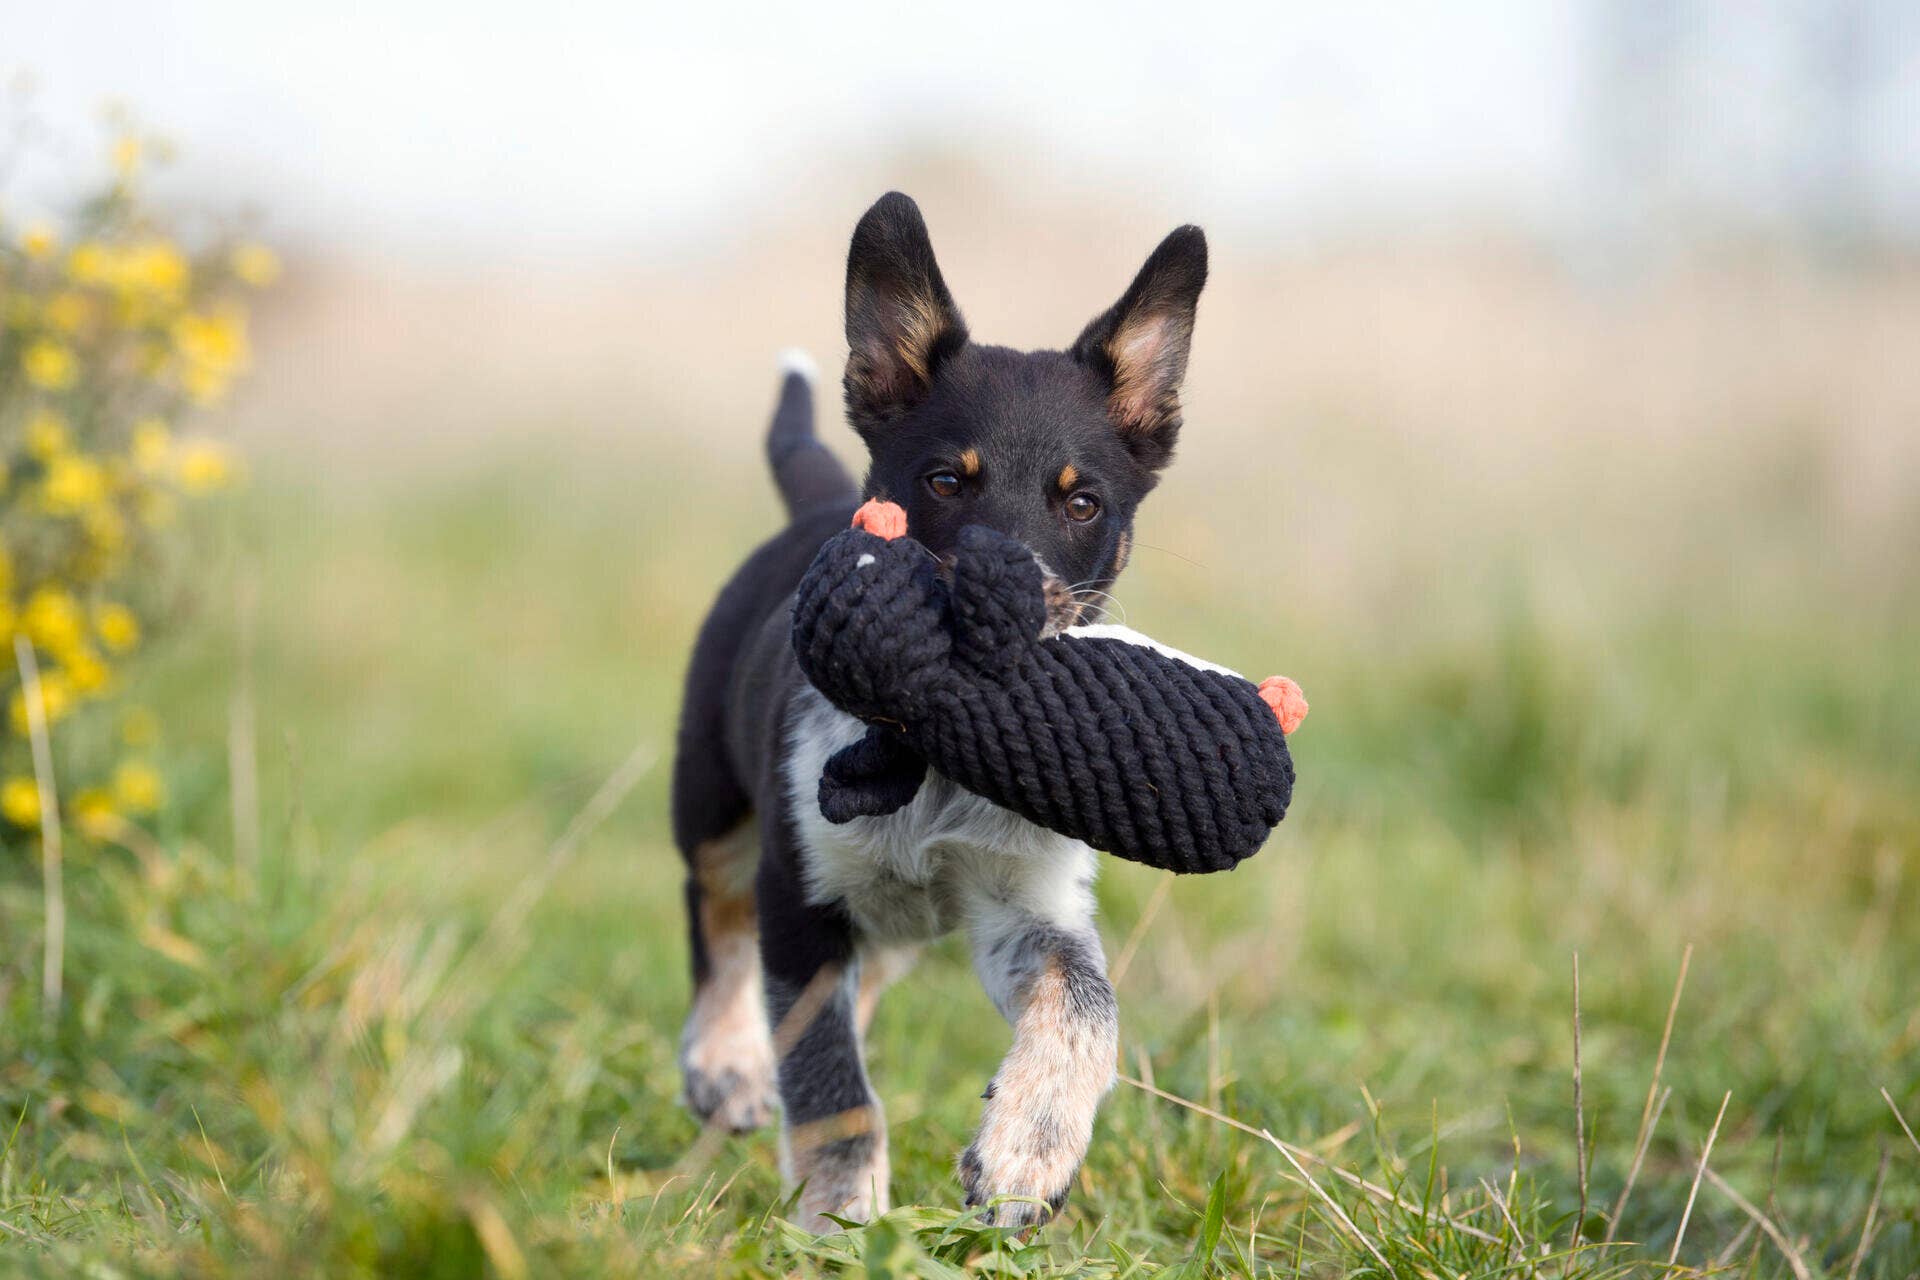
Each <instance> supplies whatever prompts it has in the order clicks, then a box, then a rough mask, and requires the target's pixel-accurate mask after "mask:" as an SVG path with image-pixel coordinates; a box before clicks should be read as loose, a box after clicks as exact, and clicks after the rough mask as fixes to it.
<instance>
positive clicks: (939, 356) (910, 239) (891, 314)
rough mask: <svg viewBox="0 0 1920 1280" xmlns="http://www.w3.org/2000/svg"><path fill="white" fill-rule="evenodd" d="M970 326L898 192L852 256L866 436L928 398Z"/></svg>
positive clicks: (855, 370) (858, 393)
mask: <svg viewBox="0 0 1920 1280" xmlns="http://www.w3.org/2000/svg"><path fill="white" fill-rule="evenodd" d="M966 341H967V324H966V321H965V320H963V319H961V318H960V308H959V307H957V306H955V305H954V302H953V295H952V294H950V293H948V292H947V282H946V281H945V280H942V279H941V278H940V264H939V263H938V262H936V261H934V257H933V242H932V240H930V239H929V238H928V236H927V224H926V222H925V221H924V220H923V219H922V218H921V217H920V206H919V205H917V204H915V203H914V202H913V201H912V200H911V199H910V198H909V197H907V196H904V195H901V194H900V193H899V192H898V191H890V192H888V193H887V194H886V195H884V196H881V197H880V199H879V200H877V201H875V202H874V205H873V207H872V208H871V209H869V210H867V212H866V215H865V216H864V217H862V218H861V219H860V225H859V226H857V227H855V228H854V229H853V246H852V248H850V249H849V250H848V252H847V347H848V351H847V374H846V379H845V382H846V391H847V416H848V417H849V418H850V419H851V420H852V422H853V426H854V429H855V430H857V431H859V432H860V434H861V435H863V436H865V435H871V434H872V433H874V432H876V431H879V430H883V429H884V428H885V427H886V425H887V424H888V423H889V422H891V421H893V420H894V419H895V418H897V417H899V416H900V415H901V414H902V413H905V412H906V411H907V410H909V409H911V408H913V406H914V405H916V404H918V403H919V402H920V401H921V399H923V398H924V397H925V396H926V394H927V390H928V388H929V387H931V386H932V385H933V374H934V370H935V369H937V368H938V367H939V364H940V361H942V360H944V359H946V358H947V357H948V356H949V355H951V354H953V352H955V351H957V350H959V349H960V348H961V347H962V346H965V345H966Z"/></svg>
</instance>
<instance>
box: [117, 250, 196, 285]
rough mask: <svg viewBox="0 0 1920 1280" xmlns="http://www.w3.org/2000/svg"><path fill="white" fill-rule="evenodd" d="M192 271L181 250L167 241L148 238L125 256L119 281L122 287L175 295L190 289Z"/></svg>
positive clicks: (122, 258)
mask: <svg viewBox="0 0 1920 1280" xmlns="http://www.w3.org/2000/svg"><path fill="white" fill-rule="evenodd" d="M188 274H189V268H188V266H187V259H186V255H184V254H182V253H181V252H180V250H179V249H177V248H175V247H174V246H173V245H171V244H169V243H168V242H167V241H165V240H148V241H146V242H145V243H143V244H138V245H135V246H134V247H133V248H131V249H129V250H127V251H126V253H125V254H123V255H122V257H121V260H120V272H119V277H120V278H119V281H118V283H119V285H120V287H121V288H122V289H143V290H145V291H146V292H148V293H152V294H159V295H162V296H172V295H177V294H181V293H185V292H186V288H187V277H188Z"/></svg>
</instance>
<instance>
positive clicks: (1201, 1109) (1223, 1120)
mask: <svg viewBox="0 0 1920 1280" xmlns="http://www.w3.org/2000/svg"><path fill="white" fill-rule="evenodd" d="M1143 1060H1144V1055H1143ZM1115 1078H1116V1079H1118V1080H1119V1081H1120V1083H1121V1084H1125V1085H1131V1086H1132V1087H1134V1088H1135V1089H1138V1090H1140V1091H1141V1092H1142V1093H1150V1094H1152V1095H1153V1096H1154V1097H1156V1098H1159V1099H1161V1100H1162V1101H1165V1102H1171V1103H1173V1104H1174V1105H1175V1106H1180V1107H1185V1108H1186V1109H1187V1110H1189V1111H1191V1112H1193V1113H1195V1114H1196V1115H1202V1116H1205V1117H1206V1118H1207V1119H1209V1120H1212V1121H1214V1122H1216V1123H1218V1124H1224V1125H1226V1126H1227V1127H1228V1128H1229V1129H1234V1130H1237V1131H1239V1132H1241V1133H1244V1134H1246V1135H1247V1136H1249V1137H1253V1138H1259V1139H1261V1140H1263V1141H1265V1142H1269V1143H1271V1144H1272V1145H1274V1146H1275V1147H1278V1148H1280V1149H1281V1151H1282V1153H1283V1154H1287V1155H1291V1156H1297V1157H1299V1158H1300V1159H1303V1160H1311V1161H1312V1162H1313V1163H1314V1164H1317V1165H1319V1166H1320V1167H1321V1168H1323V1169H1325V1170H1326V1171H1327V1172H1328V1173H1330V1174H1332V1175H1333V1176H1334V1177H1336V1178H1338V1179H1340V1180H1341V1181H1342V1182H1344V1183H1346V1184H1348V1185H1349V1186H1352V1187H1356V1188H1358V1189H1359V1190H1361V1191H1364V1192H1366V1193H1367V1194H1368V1195H1370V1196H1372V1197H1373V1198H1374V1199H1376V1200H1381V1201H1384V1202H1385V1203H1387V1204H1390V1205H1392V1206H1394V1207H1395V1208H1396V1209H1401V1210H1404V1211H1405V1212H1408V1213H1418V1212H1419V1211H1420V1206H1418V1205H1415V1204H1409V1203H1407V1202H1406V1201H1405V1200H1402V1199H1401V1198H1400V1197H1399V1196H1396V1195H1395V1194H1394V1193H1393V1192H1392V1191H1389V1190H1388V1189H1387V1188H1385V1187H1383V1186H1381V1185H1380V1184H1379V1183H1377V1182H1369V1181H1367V1180H1366V1179H1365V1178H1363V1177H1361V1176H1360V1175H1359V1174H1357V1173H1354V1172H1352V1171H1351V1170H1348V1169H1342V1168H1341V1167H1340V1166H1339V1165H1337V1164H1335V1163H1333V1162H1332V1161H1331V1160H1329V1159H1327V1158H1326V1157H1325V1156H1323V1155H1321V1154H1320V1153H1319V1152H1317V1151H1314V1150H1313V1149H1311V1148H1310V1147H1302V1146H1298V1145H1296V1144H1294V1143H1291V1142H1283V1141H1282V1140H1280V1139H1279V1138H1276V1137H1274V1136H1273V1134H1272V1133H1271V1132H1270V1131H1268V1130H1266V1129H1256V1128H1254V1127H1253V1126H1252V1125H1250V1124H1247V1123H1246V1122H1245V1121H1242V1120H1236V1119H1234V1118H1233V1117H1232V1116H1230V1115H1225V1114H1223V1113H1221V1112H1219V1111H1215V1110H1213V1109H1212V1108H1211V1107H1205V1106H1202V1105H1201V1104H1199V1103H1198V1102H1195V1101H1193V1100H1192V1099H1191V1098H1183V1097H1181V1096H1180V1095H1179V1094H1177V1093H1168V1092H1167V1091H1166V1090H1165V1089H1162V1088H1160V1087H1159V1086H1157V1085H1154V1084H1151V1083H1149V1082H1147V1081H1145V1080H1139V1079H1135V1078H1134V1077H1132V1076H1129V1075H1127V1074H1125V1073H1124V1072H1122V1073H1120V1074H1119V1075H1118V1076H1116V1077H1115ZM1437 1216H1438V1217H1439V1220H1440V1221H1441V1222H1442V1223H1444V1224H1445V1225H1446V1226H1448V1227H1450V1228H1452V1229H1453V1230H1455V1231H1458V1232H1459V1233H1460V1234H1461V1235H1465V1236H1472V1237H1473V1238H1474V1239H1476V1240H1483V1241H1485V1242H1486V1243H1488V1244H1499V1243H1500V1238H1499V1237H1498V1236H1495V1235H1490V1234H1488V1233H1487V1232H1485V1231H1482V1230H1480V1229H1479V1228H1478V1227H1471V1226H1468V1225H1467V1224H1466V1223H1464V1222H1461V1221H1460V1220H1459V1219H1457V1218H1453V1217H1450V1216H1448V1215H1447V1214H1446V1213H1444V1212H1443V1213H1440V1214H1439V1215H1437Z"/></svg>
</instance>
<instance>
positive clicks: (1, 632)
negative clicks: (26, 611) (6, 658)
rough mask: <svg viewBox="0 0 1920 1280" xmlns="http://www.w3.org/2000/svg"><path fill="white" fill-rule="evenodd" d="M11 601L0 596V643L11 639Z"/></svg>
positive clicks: (12, 620)
mask: <svg viewBox="0 0 1920 1280" xmlns="http://www.w3.org/2000/svg"><path fill="white" fill-rule="evenodd" d="M13 623H14V616H13V601H11V600H9V599H7V598H6V597H5V596H0V642H7V641H11V640H12V639H13Z"/></svg>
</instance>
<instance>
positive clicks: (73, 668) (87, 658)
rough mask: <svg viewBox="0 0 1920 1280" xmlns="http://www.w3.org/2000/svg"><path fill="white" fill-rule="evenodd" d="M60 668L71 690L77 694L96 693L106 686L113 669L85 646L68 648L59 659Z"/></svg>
mask: <svg viewBox="0 0 1920 1280" xmlns="http://www.w3.org/2000/svg"><path fill="white" fill-rule="evenodd" d="M60 670H62V671H63V672H65V673H66V676H67V682H68V683H69V684H71V685H72V686H73V691H74V692H75V693H79V694H88V693H98V692H100V691H101V690H102V689H104V688H106V687H107V681H108V680H110V679H112V677H113V671H112V669H111V668H109V667H108V666H107V664H106V663H104V662H102V661H100V656H99V655H98V654H96V653H94V651H93V650H91V649H87V648H76V649H70V650H68V651H67V653H66V654H65V655H64V656H62V657H61V659H60Z"/></svg>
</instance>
